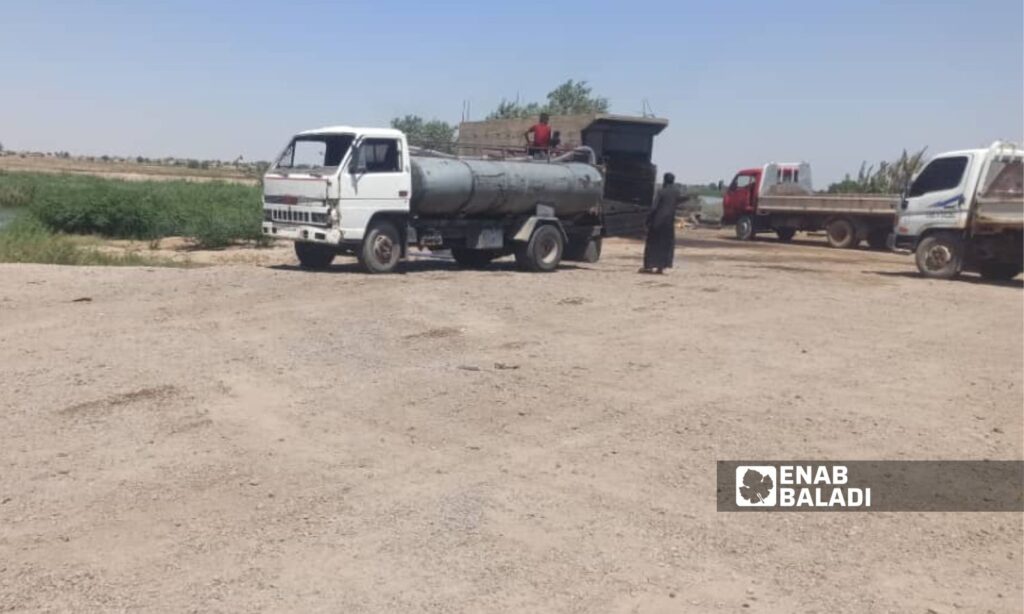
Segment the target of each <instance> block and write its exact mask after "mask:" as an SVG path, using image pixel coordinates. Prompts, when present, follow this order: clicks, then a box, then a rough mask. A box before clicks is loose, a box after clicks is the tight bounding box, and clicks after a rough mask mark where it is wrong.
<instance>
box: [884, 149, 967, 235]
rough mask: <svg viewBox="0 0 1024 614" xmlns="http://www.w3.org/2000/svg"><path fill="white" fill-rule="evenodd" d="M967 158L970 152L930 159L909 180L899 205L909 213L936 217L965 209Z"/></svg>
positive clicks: (954, 214) (945, 216) (943, 216)
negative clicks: (914, 176)
mask: <svg viewBox="0 0 1024 614" xmlns="http://www.w3.org/2000/svg"><path fill="white" fill-rule="evenodd" d="M969 162H970V156H969V155H958V156H949V157H945V158H935V159H933V160H932V161H931V162H929V163H928V166H926V167H924V170H922V171H921V172H920V173H919V174H918V175H917V177H916V178H915V179H914V181H912V182H911V184H910V188H909V189H908V190H907V194H906V196H905V197H904V199H903V202H902V203H901V205H900V207H901V209H903V210H904V211H905V212H906V214H909V215H927V216H929V217H934V218H937V219H941V218H952V217H956V214H958V213H960V212H963V211H965V207H966V202H967V199H966V198H965V194H964V191H965V186H964V179H965V177H966V175H967V172H966V171H967V166H968V163H969Z"/></svg>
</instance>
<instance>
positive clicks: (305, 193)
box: [263, 115, 668, 273]
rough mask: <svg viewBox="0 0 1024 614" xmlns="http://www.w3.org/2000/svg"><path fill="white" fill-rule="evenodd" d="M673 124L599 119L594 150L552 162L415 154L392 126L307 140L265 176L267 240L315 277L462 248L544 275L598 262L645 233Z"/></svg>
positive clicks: (298, 140) (479, 263)
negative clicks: (281, 244)
mask: <svg viewBox="0 0 1024 614" xmlns="http://www.w3.org/2000/svg"><path fill="white" fill-rule="evenodd" d="M667 124H668V122H667V121H666V120H661V119H652V118H623V117H619V116H608V115H602V116H595V117H593V118H591V121H590V122H589V123H588V124H587V126H586V128H584V130H583V131H582V134H583V139H584V141H585V144H582V145H579V146H577V147H574V148H572V149H571V150H569V151H567V152H565V153H564V154H562V155H558V156H554V157H550V158H547V157H545V158H544V159H542V160H536V159H529V158H526V157H522V158H517V157H515V156H512V157H508V156H507V155H506V156H505V159H494V158H493V157H492V156H477V157H465V156H458V157H457V156H452V155H445V154H439V153H437V152H427V151H419V150H414V149H413V148H411V147H410V146H409V143H408V139H407V137H406V135H405V134H403V133H402V132H400V131H398V130H393V129H386V128H357V127H350V126H333V127H327V128H319V129H316V130H309V131H305V132H301V133H299V134H297V135H295V136H294V137H293V138H292V139H291V140H290V141H289V143H288V145H287V146H286V147H285V149H284V151H283V152H282V153H281V155H280V156H278V158H277V160H276V162H275V163H274V164H273V166H271V167H270V169H268V171H267V173H266V174H265V176H264V178H263V179H264V181H263V183H264V188H263V212H264V221H263V233H264V234H266V235H268V236H270V237H274V238H278V239H286V240H290V241H293V242H294V243H295V253H296V256H297V257H298V259H299V263H300V264H301V266H302V267H304V268H311V269H318V268H324V267H326V266H328V265H330V264H331V262H333V260H334V258H335V257H336V256H337V255H338V254H351V255H355V257H356V258H357V260H358V262H359V264H360V265H361V267H362V268H363V269H364V270H365V271H367V272H370V273H387V272H391V271H393V270H394V269H395V268H396V266H397V265H398V263H399V261H401V260H402V259H403V258H404V257H405V256H406V255H407V254H408V250H409V249H410V248H411V247H415V248H418V249H426V250H431V251H441V250H450V252H451V255H452V257H453V258H454V259H455V261H456V262H457V263H458V264H459V265H462V266H465V267H484V266H486V265H488V264H489V263H491V262H492V261H494V260H495V259H498V258H501V257H503V256H507V255H513V256H515V260H516V263H517V265H518V266H519V267H520V268H521V269H523V270H528V271H537V272H549V271H553V270H555V269H556V268H557V267H558V265H559V263H560V262H561V261H562V260H563V259H566V260H576V261H584V262H596V261H597V260H598V259H599V258H600V253H601V241H602V238H603V237H607V236H613V235H617V234H626V233H632V232H636V231H637V230H638V229H641V228H642V225H643V219H644V217H645V216H646V214H647V212H648V211H649V209H650V206H651V203H652V200H653V194H654V178H655V176H656V168H655V167H654V165H653V164H652V163H651V151H652V148H653V138H654V136H655V135H657V134H658V133H660V132H661V131H662V130H663V129H664V128H665V126H667Z"/></svg>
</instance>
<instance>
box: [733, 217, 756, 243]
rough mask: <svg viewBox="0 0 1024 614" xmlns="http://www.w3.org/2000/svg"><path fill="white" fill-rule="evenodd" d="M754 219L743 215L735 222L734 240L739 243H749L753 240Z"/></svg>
mask: <svg viewBox="0 0 1024 614" xmlns="http://www.w3.org/2000/svg"><path fill="white" fill-rule="evenodd" d="M754 234H755V233H754V218H752V217H750V216H749V215H744V216H742V217H740V219H738V220H736V238H737V239H739V240H740V241H750V240H752V239H753V238H754Z"/></svg>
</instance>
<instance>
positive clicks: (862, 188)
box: [828, 148, 927, 194]
mask: <svg viewBox="0 0 1024 614" xmlns="http://www.w3.org/2000/svg"><path fill="white" fill-rule="evenodd" d="M926 149H927V148H922V149H921V150H920V151H917V152H915V153H913V154H908V153H907V150H906V149H904V150H903V153H902V154H901V155H900V157H899V158H897V159H896V160H895V161H893V162H884V161H883V162H879V163H878V168H877V169H876V168H875V167H874V166H868V163H867V162H862V163H861V165H860V171H859V172H858V173H857V178H856V179H853V178H852V177H850V175H849V173H847V175H846V178H845V179H843V180H842V181H840V182H839V183H833V184H832V185H830V186H828V191H829V192H830V193H833V194H836V193H844V192H856V193H864V194H898V193H900V192H902V191H903V190H904V188H906V187H907V183H908V182H909V181H910V178H911V177H913V176H914V174H915V173H917V171H919V170H921V168H922V167H923V166H924V162H925V160H924V152H925V150H926Z"/></svg>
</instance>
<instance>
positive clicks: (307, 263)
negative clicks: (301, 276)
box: [295, 241, 337, 270]
mask: <svg viewBox="0 0 1024 614" xmlns="http://www.w3.org/2000/svg"><path fill="white" fill-rule="evenodd" d="M336 254H337V251H336V250H335V249H334V248H333V247H331V246H330V245H323V244H322V243H308V242H306V241H296V242H295V255H296V256H297V257H298V258H299V266H301V267H302V268H304V269H312V270H317V269H326V268H327V267H329V266H331V263H332V262H334V256H335V255H336Z"/></svg>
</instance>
